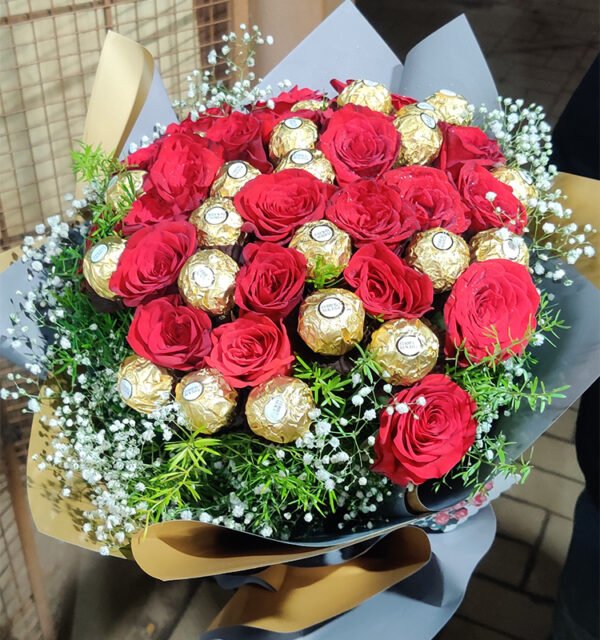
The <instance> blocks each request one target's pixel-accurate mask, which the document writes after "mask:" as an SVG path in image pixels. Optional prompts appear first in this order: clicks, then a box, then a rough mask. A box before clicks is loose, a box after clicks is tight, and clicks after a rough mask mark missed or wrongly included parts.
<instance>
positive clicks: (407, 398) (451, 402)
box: [373, 373, 477, 486]
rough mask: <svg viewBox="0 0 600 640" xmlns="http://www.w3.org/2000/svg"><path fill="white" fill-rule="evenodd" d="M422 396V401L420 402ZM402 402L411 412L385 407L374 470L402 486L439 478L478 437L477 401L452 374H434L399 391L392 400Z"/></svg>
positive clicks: (394, 403) (376, 442) (376, 446)
mask: <svg viewBox="0 0 600 640" xmlns="http://www.w3.org/2000/svg"><path fill="white" fill-rule="evenodd" d="M421 396H423V397H424V398H425V403H426V404H425V405H424V406H421V405H420V404H418V402H417V399H418V398H419V397H421ZM398 403H405V404H409V405H410V411H408V412H407V413H398V412H397V411H394V412H393V413H392V414H391V415H389V414H388V413H387V411H385V410H383V411H382V412H381V418H380V422H379V433H378V434H377V438H376V440H375V454H376V460H375V464H374V465H373V471H377V472H378V473H381V474H383V475H384V476H386V477H387V478H389V479H390V480H391V481H392V482H393V483H395V484H399V485H401V486H407V485H408V484H409V483H412V484H415V485H419V484H423V482H425V481H426V480H432V479H434V478H441V477H442V476H444V474H446V473H447V472H448V471H450V469H452V468H453V467H454V466H455V465H457V464H458V463H459V462H460V460H461V459H462V457H463V456H464V455H465V453H466V452H467V451H468V450H469V448H470V447H471V445H472V444H473V442H474V441H475V433H476V430H477V421H476V420H475V418H474V413H475V411H476V410H477V405H476V404H475V401H474V400H473V398H472V397H471V396H470V395H469V394H468V393H467V392H466V391H465V390H464V389H461V388H460V387H459V386H458V385H457V384H456V383H455V382H453V381H452V380H451V379H450V378H449V377H448V376H445V375H442V374H439V373H434V374H430V375H428V376H425V377H424V378H423V379H422V380H420V381H419V382H417V384H415V385H414V386H412V387H409V388H408V389H404V390H403V391H400V393H398V394H396V396H394V398H393V399H392V401H391V403H390V404H391V406H394V405H396V404H398Z"/></svg>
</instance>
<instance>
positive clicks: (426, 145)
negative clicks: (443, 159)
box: [394, 111, 443, 166]
mask: <svg viewBox="0 0 600 640" xmlns="http://www.w3.org/2000/svg"><path fill="white" fill-rule="evenodd" d="M394 127H396V130H397V131H398V133H399V134H400V150H399V151H398V157H397V158H396V166H405V165H409V164H423V165H425V164H430V163H432V162H433V161H434V160H435V159H436V158H437V156H438V153H439V152H440V148H441V146H442V140H443V136H442V132H441V131H440V128H439V127H438V124H437V119H436V117H435V116H432V115H431V114H430V113H429V112H426V111H422V112H421V113H417V112H415V113H409V114H407V115H405V116H398V117H397V118H396V119H395V120H394Z"/></svg>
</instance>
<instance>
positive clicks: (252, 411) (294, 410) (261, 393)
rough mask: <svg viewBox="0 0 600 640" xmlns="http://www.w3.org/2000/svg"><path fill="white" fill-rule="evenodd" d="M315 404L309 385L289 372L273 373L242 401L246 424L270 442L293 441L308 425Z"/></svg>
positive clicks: (303, 432) (300, 435)
mask: <svg viewBox="0 0 600 640" xmlns="http://www.w3.org/2000/svg"><path fill="white" fill-rule="evenodd" d="M314 408H315V404H314V400H313V395H312V392H311V390H310V388H309V386H308V385H307V384H306V383H304V382H302V380H298V379H297V378H290V377H289V376H276V377H275V378H272V379H271V380H269V381H268V382H264V383H263V384H261V385H259V386H258V387H255V388H254V389H252V391H251V392H250V395H249V396H248V400H247V401H246V419H247V420H248V426H249V427H250V429H252V431H254V433H255V434H256V435H257V436H261V437H262V438H266V439H267V440H271V442H279V443H281V444H283V443H286V442H294V440H297V439H298V438H301V437H302V436H303V435H304V434H305V433H306V432H307V431H308V429H309V428H310V423H311V419H310V417H309V413H310V412H311V410H312V409H314Z"/></svg>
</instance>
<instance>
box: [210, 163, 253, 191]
mask: <svg viewBox="0 0 600 640" xmlns="http://www.w3.org/2000/svg"><path fill="white" fill-rule="evenodd" d="M259 175H260V171H259V170H258V169H255V168H254V167H253V166H252V165H251V164H248V163H247V162H244V161H243V160H234V161H232V162H226V163H225V164H224V165H223V166H222V167H221V168H220V169H219V173H217V177H216V178H215V181H214V182H213V183H212V187H211V188H210V195H211V196H220V197H221V198H233V196H235V194H236V193H237V192H238V191H239V190H240V189H241V188H242V187H243V186H244V185H245V184H246V183H247V182H250V180H253V179H254V178H256V177H257V176H259Z"/></svg>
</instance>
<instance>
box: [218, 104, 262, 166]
mask: <svg viewBox="0 0 600 640" xmlns="http://www.w3.org/2000/svg"><path fill="white" fill-rule="evenodd" d="M206 138H207V139H208V140H212V141H213V142H217V143H219V144H220V145H221V147H222V149H223V157H224V159H225V161H226V162H227V161H229V160H244V161H245V162H248V163H250V164H251V165H252V166H253V167H255V168H256V169H258V170H259V171H261V172H262V173H270V172H271V171H273V166H272V165H271V163H270V162H269V161H268V160H267V154H266V152H265V148H264V146H263V141H262V135H261V122H260V120H259V119H258V118H257V117H255V116H254V115H252V114H251V113H250V114H247V113H241V112H239V111H234V112H233V113H232V114H231V115H230V116H227V117H224V118H213V125H212V127H211V128H210V129H209V130H208V132H207V134H206Z"/></svg>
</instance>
